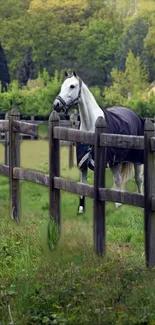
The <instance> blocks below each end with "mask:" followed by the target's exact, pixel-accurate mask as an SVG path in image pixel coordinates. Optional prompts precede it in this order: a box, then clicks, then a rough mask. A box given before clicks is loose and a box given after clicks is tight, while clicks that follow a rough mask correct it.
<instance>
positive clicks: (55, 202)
mask: <svg viewBox="0 0 155 325" xmlns="http://www.w3.org/2000/svg"><path fill="white" fill-rule="evenodd" d="M59 121H60V119H59V115H58V114H57V112H56V111H53V112H52V113H51V115H50V117H49V179H50V184H49V185H50V217H51V218H53V219H54V220H55V221H56V223H57V225H58V229H59V231H60V227H61V222H60V190H58V189H55V188H54V177H56V176H58V177H59V176H60V144H59V140H58V139H54V132H53V131H54V127H55V126H59Z"/></svg>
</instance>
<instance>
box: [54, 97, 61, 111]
mask: <svg viewBox="0 0 155 325" xmlns="http://www.w3.org/2000/svg"><path fill="white" fill-rule="evenodd" d="M62 108H63V105H62V103H61V102H60V101H59V99H55V101H54V103H53V109H54V110H55V111H57V112H58V113H60V111H61V110H62Z"/></svg>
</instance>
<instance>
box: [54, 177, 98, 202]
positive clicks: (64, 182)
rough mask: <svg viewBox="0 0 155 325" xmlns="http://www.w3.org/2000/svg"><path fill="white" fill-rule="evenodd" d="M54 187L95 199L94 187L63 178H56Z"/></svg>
mask: <svg viewBox="0 0 155 325" xmlns="http://www.w3.org/2000/svg"><path fill="white" fill-rule="evenodd" d="M54 187H55V188H57V189H59V190H63V191H67V192H70V193H74V194H78V195H83V196H88V197H91V198H93V197H94V187H93V186H92V185H88V184H83V183H80V182H74V181H71V180H69V179H64V178H62V177H54Z"/></svg>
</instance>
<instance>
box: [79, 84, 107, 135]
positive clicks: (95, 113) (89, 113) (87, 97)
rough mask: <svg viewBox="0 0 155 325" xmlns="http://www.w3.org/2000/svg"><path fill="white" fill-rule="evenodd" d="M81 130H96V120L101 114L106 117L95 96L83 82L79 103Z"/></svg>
mask: <svg viewBox="0 0 155 325" xmlns="http://www.w3.org/2000/svg"><path fill="white" fill-rule="evenodd" d="M79 114H80V121H81V125H80V130H83V131H90V132H94V131H95V122H96V120H97V118H98V117H99V116H103V117H104V113H103V111H102V110H101V108H100V107H99V106H98V104H97V102H96V100H95V98H94V96H93V95H92V93H91V92H90V91H89V89H88V88H87V86H86V85H85V84H84V83H83V84H82V89H81V100H80V103H79Z"/></svg>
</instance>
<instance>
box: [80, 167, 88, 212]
mask: <svg viewBox="0 0 155 325" xmlns="http://www.w3.org/2000/svg"><path fill="white" fill-rule="evenodd" d="M87 173H88V169H87V168H86V169H83V170H81V178H80V182H81V183H84V184H85V183H86V181H87ZM84 211H85V196H83V195H81V196H80V198H79V207H78V214H82V213H83V212H84Z"/></svg>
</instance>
